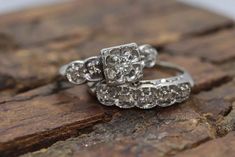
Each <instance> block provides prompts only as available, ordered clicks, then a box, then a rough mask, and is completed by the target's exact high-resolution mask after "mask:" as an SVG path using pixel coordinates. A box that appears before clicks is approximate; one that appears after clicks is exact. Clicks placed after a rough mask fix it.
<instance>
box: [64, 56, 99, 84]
mask: <svg viewBox="0 0 235 157" xmlns="http://www.w3.org/2000/svg"><path fill="white" fill-rule="evenodd" d="M65 75H66V77H67V79H68V80H69V81H70V82H72V83H74V84H82V83H84V82H86V81H87V80H88V81H100V80H102V79H103V73H102V64H101V60H100V58H99V57H91V58H88V59H87V60H85V61H74V62H72V63H70V64H69V65H68V66H67V68H66V72H65Z"/></svg>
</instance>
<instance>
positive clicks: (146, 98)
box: [135, 87, 156, 109]
mask: <svg viewBox="0 0 235 157" xmlns="http://www.w3.org/2000/svg"><path fill="white" fill-rule="evenodd" d="M154 93H155V89H154V88H147V87H144V88H140V89H137V90H136V92H135V98H136V101H137V104H136V106H137V107H139V108H142V109H150V108H153V107H155V106H156V98H155V95H154Z"/></svg>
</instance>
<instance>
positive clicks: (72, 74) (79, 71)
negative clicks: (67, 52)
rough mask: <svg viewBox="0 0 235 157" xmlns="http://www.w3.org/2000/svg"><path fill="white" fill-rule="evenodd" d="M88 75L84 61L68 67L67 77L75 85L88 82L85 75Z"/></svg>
mask: <svg viewBox="0 0 235 157" xmlns="http://www.w3.org/2000/svg"><path fill="white" fill-rule="evenodd" d="M85 73H86V70H85V68H84V67H83V62H82V61H76V62H73V63H71V64H70V65H68V67H67V69H66V72H65V75H66V77H67V79H68V80H69V82H72V83H74V84H82V83H84V82H86V79H85V78H84V75H85Z"/></svg>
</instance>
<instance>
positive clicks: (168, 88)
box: [60, 43, 194, 109]
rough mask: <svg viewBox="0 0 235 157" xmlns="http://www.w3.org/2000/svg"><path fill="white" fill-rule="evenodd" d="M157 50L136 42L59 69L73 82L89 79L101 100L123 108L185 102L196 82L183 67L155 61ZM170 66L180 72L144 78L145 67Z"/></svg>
mask: <svg viewBox="0 0 235 157" xmlns="http://www.w3.org/2000/svg"><path fill="white" fill-rule="evenodd" d="M157 55H158V54H157V51H156V49H154V48H153V47H152V46H150V45H142V46H137V44H136V43H130V44H125V45H119V46H115V47H110V48H105V49H102V50H101V55H100V56H94V57H90V58H87V59H85V60H76V61H73V62H70V63H69V64H66V65H64V66H62V67H61V68H60V74H61V75H64V76H66V77H67V79H68V80H69V81H70V82H71V83H73V84H83V83H86V82H87V85H88V87H89V90H90V92H91V93H92V94H94V95H96V97H97V99H98V100H99V102H100V103H101V104H103V105H106V106H114V105H115V106H118V107H120V108H132V107H138V108H141V109H150V108H153V107H155V106H160V107H166V106H170V105H172V104H175V103H180V102H183V101H184V100H186V99H188V98H189V96H190V92H191V88H192V87H193V85H194V81H193V79H192V77H191V76H190V74H189V73H188V72H187V71H186V70H185V69H184V68H182V67H180V66H178V65H174V64H171V63H167V62H156V58H157ZM144 67H147V68H168V69H170V70H175V71H177V72H178V73H177V75H176V76H173V77H169V78H162V79H155V80H142V77H143V68H144Z"/></svg>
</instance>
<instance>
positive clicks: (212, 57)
mask: <svg viewBox="0 0 235 157" xmlns="http://www.w3.org/2000/svg"><path fill="white" fill-rule="evenodd" d="M234 42H235V30H234V29H232V30H227V31H222V32H218V33H215V34H213V35H209V36H203V37H198V38H192V39H187V40H183V41H180V42H176V43H172V44H169V45H167V46H166V50H168V51H170V52H172V53H173V54H179V55H188V56H196V57H200V58H202V59H204V60H208V61H211V62H214V63H225V62H226V61H230V60H231V61H232V60H234V59H235V50H234V48H235V45H234Z"/></svg>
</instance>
